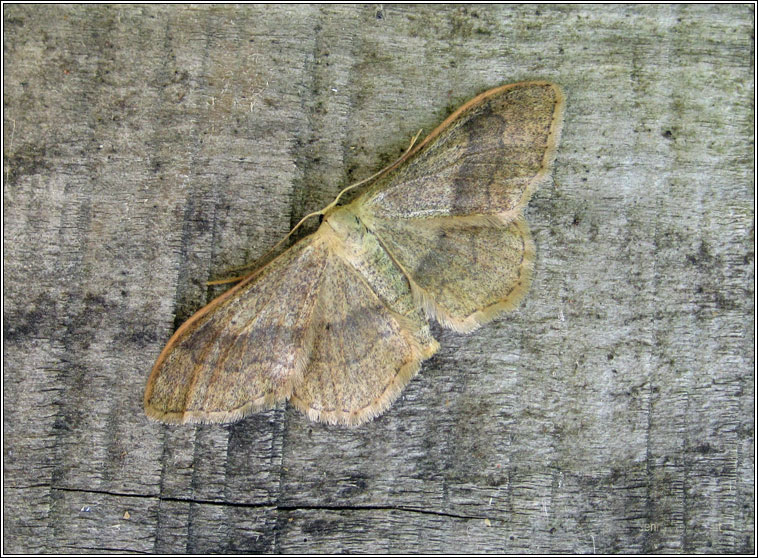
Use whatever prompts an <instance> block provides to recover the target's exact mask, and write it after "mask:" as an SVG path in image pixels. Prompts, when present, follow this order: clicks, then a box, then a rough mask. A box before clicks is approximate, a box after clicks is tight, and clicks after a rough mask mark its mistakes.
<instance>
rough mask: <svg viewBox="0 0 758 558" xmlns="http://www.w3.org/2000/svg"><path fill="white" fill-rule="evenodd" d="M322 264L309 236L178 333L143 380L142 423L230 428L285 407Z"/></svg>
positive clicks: (322, 250)
mask: <svg viewBox="0 0 758 558" xmlns="http://www.w3.org/2000/svg"><path fill="white" fill-rule="evenodd" d="M329 257H330V253H329V248H328V247H327V246H326V245H325V244H324V243H323V242H321V239H320V238H319V234H318V233H316V234H314V235H311V236H310V237H307V238H305V239H303V240H302V241H301V242H299V243H298V244H296V245H295V246H293V247H292V248H290V249H289V250H287V251H286V252H284V253H283V254H282V255H281V256H279V257H278V258H277V259H275V260H273V261H272V262H271V263H269V264H268V265H267V266H265V267H263V268H262V269H261V270H259V271H258V272H257V273H256V274H254V275H253V276H252V277H250V278H249V279H247V280H245V281H243V282H242V283H240V284H239V285H237V286H236V287H234V288H233V289H230V290H229V291H227V292H226V293H225V294H223V295H221V296H220V297H218V298H216V299H215V300H213V301H212V302H211V303H210V304H208V305H207V306H205V307H204V308H202V309H201V310H200V311H198V312H197V313H196V314H195V315H194V316H193V317H192V318H190V319H189V320H188V321H187V322H186V323H185V324H184V325H182V327H180V328H179V329H178V330H177V331H176V333H175V334H174V336H173V337H172V338H171V340H170V341H169V343H168V344H167V345H166V348H165V349H164V350H163V352H162V353H161V354H160V356H159V357H158V360H157V362H156V364H155V366H154V367H153V370H152V373H151V374H150V379H149V380H148V383H147V387H146V389H145V411H146V412H147V414H148V416H150V417H151V418H154V419H157V420H161V421H164V422H229V421H233V420H237V419H240V418H242V417H243V416H245V415H247V414H249V413H251V412H253V411H256V410H260V409H263V408H268V407H271V406H273V405H274V404H275V403H276V402H278V401H282V400H285V399H287V398H288V397H289V396H290V394H291V393H292V389H293V385H294V384H295V383H296V382H297V381H299V380H300V378H301V377H302V372H303V369H304V367H305V365H306V363H307V362H308V359H309V358H310V353H311V350H312V343H313V338H314V326H315V319H314V318H315V316H314V312H315V310H316V301H317V300H318V297H319V291H320V289H321V286H322V283H323V279H324V273H325V270H326V265H327V262H328V260H329Z"/></svg>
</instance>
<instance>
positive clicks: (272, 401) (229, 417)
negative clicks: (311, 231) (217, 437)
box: [143, 235, 314, 424]
mask: <svg viewBox="0 0 758 558" xmlns="http://www.w3.org/2000/svg"><path fill="white" fill-rule="evenodd" d="M313 236H314V235H310V236H308V237H306V238H304V239H302V240H301V241H300V242H306V241H312V240H313ZM290 249H291V248H290ZM288 251H289V250H285V251H284V252H282V253H281V254H280V255H279V256H277V257H276V258H274V259H273V260H272V261H271V262H268V263H267V264H266V265H264V266H262V267H260V268H258V269H257V270H255V271H254V272H252V273H251V274H250V275H248V276H247V277H246V278H245V279H243V280H242V281H241V282H240V283H239V284H237V285H235V286H234V287H232V288H231V289H229V290H228V291H226V292H225V293H223V294H221V295H219V296H217V297H216V298H214V299H213V300H212V301H211V302H209V303H208V304H206V305H205V306H203V307H202V308H201V309H200V310H198V311H197V312H195V313H194V314H193V315H192V316H191V317H190V318H189V319H188V320H187V321H186V322H184V323H183V324H182V325H181V326H180V327H179V329H177V330H176V331H175V332H174V334H173V335H172V336H171V338H170V339H169V340H168V343H166V346H165V347H164V348H163V350H162V351H161V352H160V354H159V355H158V358H157V360H156V361H155V364H154V365H153V368H152V370H151V372H150V376H149V377H148V380H147V385H146V386H145V395H144V398H143V405H144V409H145V414H146V415H147V416H148V418H150V419H152V420H155V421H159V422H164V423H168V424H187V423H228V422H236V421H238V420H241V419H243V418H245V417H246V416H248V415H251V414H252V413H255V412H258V411H262V410H266V409H270V408H272V407H274V406H275V405H276V404H277V403H281V402H284V401H286V400H287V399H288V398H289V397H290V395H291V393H292V390H293V386H292V383H290V385H289V387H288V390H287V392H286V393H285V394H284V395H281V396H277V395H276V394H275V393H268V394H266V395H264V396H262V397H259V398H258V399H256V400H254V401H249V402H247V403H245V404H244V405H242V406H241V407H238V408H236V409H231V410H229V411H223V412H222V411H215V412H196V411H184V412H165V411H161V410H160V409H157V408H155V407H154V406H152V405H151V403H150V401H151V398H152V394H153V387H154V383H155V380H156V378H157V377H158V375H159V374H160V370H161V367H162V365H163V362H164V361H165V360H166V358H167V357H168V355H169V354H170V353H171V351H172V350H173V349H174V346H175V345H176V344H177V343H178V341H179V340H180V339H182V338H183V337H184V336H185V335H186V334H189V333H191V331H192V328H193V327H194V326H195V325H196V324H197V322H198V321H199V320H201V319H202V318H204V317H205V316H206V315H207V314H210V313H211V312H213V311H214V310H215V309H216V308H217V307H218V306H219V305H220V304H221V303H223V302H225V301H226V300H227V299H230V298H232V297H234V296H235V295H236V294H237V293H238V292H239V291H241V290H242V289H244V288H245V286H247V285H248V284H249V283H250V282H252V281H253V280H254V279H255V278H256V277H257V276H258V275H259V274H260V273H261V272H262V271H263V270H264V269H265V268H266V267H267V266H268V265H270V264H271V263H273V262H274V261H276V260H277V259H279V258H281V257H283V256H285V255H286V254H287V252H288ZM311 342H312V340H311ZM307 352H310V351H307ZM306 364H307V362H306V361H304V360H298V362H297V363H296V370H295V374H294V375H293V376H294V377H300V376H301V375H302V372H303V370H304V369H305V366H306Z"/></svg>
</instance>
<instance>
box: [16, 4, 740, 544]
mask: <svg viewBox="0 0 758 558" xmlns="http://www.w3.org/2000/svg"><path fill="white" fill-rule="evenodd" d="M3 17H4V23H5V36H4V42H5V50H4V94H5V113H4V115H5V118H4V121H3V131H4V138H5V143H4V157H5V160H4V168H3V172H4V180H5V187H4V203H5V207H4V213H3V221H4V227H5V228H4V232H3V239H4V243H5V244H4V248H5V252H4V264H5V270H4V293H3V295H4V303H5V310H4V335H5V338H4V344H3V355H4V370H3V378H4V389H3V397H4V400H3V401H4V414H3V420H4V434H3V441H4V450H3V460H4V462H3V466H4V473H5V477H4V486H3V497H4V499H3V513H4V517H3V522H4V528H5V531H4V537H5V538H4V541H3V550H4V551H6V552H29V551H37V552H45V551H46V552H51V551H55V552H69V551H71V552H92V551H109V550H116V551H134V552H229V551H247V552H252V551H260V552H293V553H295V552H338V551H356V552H381V551H385V552H397V551H408V552H411V551H416V552H422V551H423V552H444V551H458V552H468V551H498V552H593V551H597V552H752V551H753V550H754V548H755V546H754V544H755V541H754V537H753V528H754V511H755V510H754V506H753V496H754V484H753V478H754V451H753V449H754V446H753V441H754V422H753V413H754V376H753V368H754V342H755V340H754V336H753V312H754V275H753V266H754V251H753V246H754V223H755V221H754V209H753V207H754V190H753V169H754V166H753V160H752V153H753V151H752V150H753V143H752V139H753V119H754V106H753V93H754V90H753V80H754V65H753V51H754V42H753V41H754V39H753V37H754V35H753V34H754V28H753V21H754V19H753V7H752V6H750V5H717V6H706V5H694V6H685V5H674V6H649V5H648V6H630V5H617V6H608V7H604V8H603V7H594V6H495V5H489V6H468V7H460V6H434V5H423V6H409V5H406V6H393V5H384V6H383V7H380V6H258V7H256V6H245V7H235V6H223V7H213V6H200V7H194V6H173V7H155V6H144V5H142V6H131V7H129V6H97V7H96V6H71V7H60V6H28V5H27V6H23V5H10V6H9V5H6V6H4V10H3ZM524 79H549V80H553V81H555V82H557V83H559V84H561V85H562V86H563V88H564V90H565V92H566V95H567V99H568V103H567V110H566V120H565V127H564V134H563V140H562V143H561V146H560V149H559V151H558V157H557V162H556V169H555V182H554V184H553V185H552V186H550V187H545V188H543V189H542V190H541V191H539V192H537V194H536V195H535V197H534V198H533V200H532V202H531V204H530V206H529V209H528V212H527V216H528V218H529V221H530V223H531V227H532V231H533V234H534V237H535V241H536V244H537V247H538V261H537V269H536V274H535V281H534V284H533V286H532V289H531V292H530V293H529V295H528V296H527V299H526V301H525V303H524V304H522V306H521V307H520V309H519V310H517V311H516V312H514V313H512V314H510V315H508V316H506V317H504V318H502V319H499V320H497V321H495V322H493V323H492V324H489V325H488V326H486V327H484V328H482V329H481V330H480V331H478V332H476V333H474V334H472V335H469V336H465V335H457V334H452V333H450V332H448V331H441V330H439V329H437V330H435V331H436V333H437V334H438V338H439V339H440V341H441V344H442V349H441V350H440V352H439V353H438V355H436V356H435V357H434V358H432V359H431V360H430V361H428V362H427V363H426V364H425V366H424V367H423V369H422V371H421V373H420V375H419V376H418V377H417V378H416V379H415V380H413V381H412V382H411V384H410V385H409V387H408V388H407V390H406V392H405V395H404V397H402V398H401V399H400V400H398V401H397V402H396V403H395V404H394V405H393V406H392V408H391V409H390V410H389V411H388V412H387V413H386V414H385V415H383V416H382V417H380V418H379V419H378V420H376V421H374V422H372V423H370V424H368V425H366V426H364V427H361V428H359V429H355V430H350V429H344V428H339V427H330V426H324V425H319V424H313V423H310V422H308V421H307V420H306V419H305V418H304V417H303V416H302V415H300V414H299V413H297V412H296V411H294V410H292V409H290V408H287V407H282V408H279V409H276V410H273V411H271V412H266V413H261V414H259V415H254V416H252V417H250V418H249V419H246V420H244V421H242V422H240V423H237V424H233V425H228V426H197V427H195V426H182V427H166V426H163V425H160V424H156V423H151V422H149V421H148V420H147V419H146V418H145V416H144V414H143V412H142V391H143V388H144V384H145V380H146V378H147V374H148V371H149V370H150V367H151V366H152V364H153V362H154V360H155V358H156V356H157V355H158V353H159V351H160V349H161V348H162V345H163V344H164V343H165V342H166V341H167V339H168V338H169V336H170V335H171V333H172V331H173V330H174V329H175V327H176V326H177V324H178V323H180V322H181V321H182V320H183V319H185V318H186V317H187V316H189V315H190V313H191V312H193V311H194V310H196V309H197V308H199V307H200V306H201V305H202V304H203V303H204V302H205V301H206V300H208V297H209V296H211V294H213V293H211V292H209V289H207V288H206V287H205V286H204V281H206V280H208V279H210V278H215V277H218V276H220V275H222V274H223V273H224V271H226V270H227V269H229V268H230V267H232V266H235V265H239V264H241V263H243V262H245V261H248V260H252V259H255V258H256V257H257V256H260V255H261V254H262V253H263V252H265V251H266V249H267V248H268V247H270V246H271V245H272V244H273V243H274V242H276V241H277V240H278V239H279V238H281V237H282V235H284V234H285V233H286V232H287V231H288V230H289V228H290V226H291V225H292V224H293V223H294V222H296V221H297V220H298V219H299V218H300V217H301V216H302V215H304V214H305V213H307V212H308V211H312V210H314V209H318V208H320V207H323V206H324V205H326V204H327V203H328V202H329V201H331V199H332V198H333V196H334V195H335V194H336V192H338V191H339V189H340V188H341V187H342V186H344V185H345V184H347V183H350V182H351V181H353V180H356V179H359V178H362V177H364V176H367V175H368V174H370V173H371V172H372V171H374V170H376V169H378V168H381V167H382V166H383V165H384V164H385V163H386V162H388V161H389V160H391V159H393V158H394V157H396V156H397V155H398V154H399V153H400V151H401V150H402V149H403V148H404V147H405V146H406V145H407V142H408V140H409V138H410V137H411V136H412V135H413V133H415V132H416V131H417V130H418V129H419V128H422V127H423V128H424V129H426V130H431V129H432V128H433V127H434V126H436V125H437V124H439V123H440V122H441V121H442V119H443V118H444V117H445V116H446V114H448V113H449V111H450V110H452V109H453V108H455V107H456V106H457V105H459V104H460V103H462V102H464V101H466V100H468V99H469V98H471V97H472V96H474V95H475V94H477V93H479V92H481V91H483V90H485V89H488V88H490V87H493V86H496V85H499V84H501V83H507V82H512V81H518V80H524Z"/></svg>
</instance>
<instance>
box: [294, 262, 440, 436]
mask: <svg viewBox="0 0 758 558" xmlns="http://www.w3.org/2000/svg"><path fill="white" fill-rule="evenodd" d="M320 307H321V311H320V312H319V316H320V317H321V321H320V327H319V328H318V335H317V336H316V338H315V339H314V342H313V352H312V353H311V359H310V362H309V363H308V366H307V368H306V371H305V374H304V376H303V380H302V382H300V383H298V384H297V385H296V386H295V390H294V393H293V394H292V398H291V402H292V403H293V404H294V405H295V406H296V407H297V408H298V409H300V410H301V411H303V412H304V413H306V414H307V415H308V416H309V417H310V418H311V419H312V420H318V421H321V422H328V423H332V424H347V425H351V426H355V425H358V424H361V423H363V422H366V421H367V420H370V419H372V418H374V417H375V416H377V415H379V414H380V413H382V412H383V411H384V410H385V409H386V408H387V407H389V405H390V404H391V403H392V402H393V401H394V400H395V399H396V398H397V396H398V395H399V394H400V392H401V390H402V389H403V387H405V385H406V384H407V383H408V381H409V380H410V379H411V378H412V377H413V376H414V375H415V374H416V372H417V371H418V370H419V367H420V365H421V361H422V360H424V359H426V358H429V357H430V356H431V355H432V354H434V352H436V350H437V348H438V344H437V342H436V341H435V340H434V339H432V338H431V337H430V336H428V335H427V334H426V333H425V332H426V330H427V327H428V325H427V323H426V321H425V319H424V318H423V316H422V315H420V314H419V315H418V316H414V315H413V314H409V315H407V316H404V315H401V314H398V313H397V312H394V311H392V310H390V309H389V308H388V307H387V306H386V305H385V304H384V303H383V302H382V300H381V299H380V298H379V297H378V296H377V294H376V293H375V292H374V291H373V290H372V288H371V287H369V285H368V284H367V283H366V282H365V280H364V279H363V277H362V276H361V275H360V274H359V273H358V272H357V271H356V270H355V268H354V267H352V266H351V265H350V264H348V263H346V262H344V261H342V260H341V259H339V258H332V259H330V260H329V263H328V267H327V270H326V271H325V273H324V288H323V289H322V290H321V300H320Z"/></svg>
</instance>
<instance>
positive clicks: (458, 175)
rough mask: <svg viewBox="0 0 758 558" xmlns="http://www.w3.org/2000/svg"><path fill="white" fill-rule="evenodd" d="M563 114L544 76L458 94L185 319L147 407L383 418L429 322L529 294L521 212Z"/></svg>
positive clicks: (167, 418) (462, 327)
mask: <svg viewBox="0 0 758 558" xmlns="http://www.w3.org/2000/svg"><path fill="white" fill-rule="evenodd" d="M563 107H564V97H563V94H562V93H561V90H560V89H559V88H558V87H557V86H556V85H554V84H552V83H549V82H543V81H531V82H523V83H515V84H509V85H503V86H501V87H497V88H495V89H491V90H489V91H486V92H484V93H482V94H481V95H479V96H477V97H475V98H474V99H472V100H470V101H469V102H467V103H465V104H464V105H463V106H461V107H460V108H459V109H458V110H456V111H455V112H453V113H452V114H451V115H450V116H449V117H448V118H447V119H446V120H445V121H444V122H443V123H442V124H441V125H440V126H439V127H437V128H436V129H435V130H434V131H433V132H432V133H431V134H429V135H428V136H427V137H426V138H425V139H424V140H423V141H422V142H420V143H418V144H417V145H415V146H413V145H412V147H411V148H409V150H408V151H407V152H406V154H405V155H404V156H403V157H401V158H400V159H399V160H398V161H397V162H396V163H395V164H393V165H390V166H389V167H388V168H387V169H385V170H384V171H382V172H380V173H378V175H376V176H375V177H374V178H373V180H372V181H371V182H370V184H369V185H368V186H367V187H366V189H365V191H363V192H362V193H361V194H360V195H358V196H357V197H356V198H355V199H354V201H352V202H351V203H349V204H346V205H341V206H340V205H337V200H335V202H333V203H332V204H330V205H329V206H327V208H325V209H324V210H322V211H321V212H318V213H319V214H320V215H322V217H323V219H322V222H321V225H320V227H319V228H318V229H317V230H316V232H315V233H313V234H311V235H310V236H307V237H305V238H303V239H302V240H300V241H299V242H297V243H295V244H294V245H293V246H292V247H290V248H289V249H287V250H286V251H284V252H283V253H282V254H280V255H279V256H277V257H276V258H275V259H273V260H271V261H270V262H269V263H268V264H266V265H264V266H263V267H261V268H260V269H258V270H257V271H255V272H253V273H252V274H250V275H249V276H247V277H245V278H244V279H242V280H241V281H240V282H239V283H238V284H237V285H236V286H235V287H233V288H231V289H230V290H228V291H227V292H226V293H224V294H222V295H221V296H219V297H218V298H216V299H215V300H213V301H212V302H210V303H209V304H208V305H207V306H205V307H204V308H202V309H201V310H199V311H198V312H197V313H196V314H195V315H193V316H192V317H191V318H190V319H189V320H188V321H187V322H185V323H184V324H183V325H182V326H181V327H180V328H179V329H178V330H177V331H176V332H175V333H174V335H173V337H171V339H170V340H169V342H168V344H167V345H166V347H165V348H164V349H163V351H162V352H161V353H160V355H159V357H158V360H157V362H156V363H155V366H154V367H153V369H152V372H151V374H150V377H149V379H148V382H147V387H146V389H145V398H144V404H145V411H146V413H147V415H148V416H149V417H150V418H152V419H156V420H160V421H164V422H168V423H187V422H209V423H218V422H232V421H236V420H239V419H241V418H243V417H245V416H247V415H249V414H250V413H252V412H255V411H259V410H262V409H267V408H271V407H272V406H274V405H276V404H278V403H281V402H283V401H285V400H289V401H290V403H292V404H293V405H294V406H295V407H296V408H298V409H299V410H301V411H302V412H304V413H305V414H307V415H308V417H309V418H310V419H312V420H315V421H321V422H327V423H333V424H343V425H350V426H355V425H359V424H362V423H364V422H366V421H368V420H370V419H372V418H374V417H376V416H378V415H379V414H381V413H382V412H384V411H385V410H386V409H387V408H388V407H389V406H390V405H391V403H392V402H393V401H394V400H395V399H396V398H397V397H398V395H399V394H400V392H401V391H402V389H403V388H404V387H405V385H406V384H407V383H408V382H409V381H410V379H411V378H412V377H413V376H414V375H415V374H416V373H417V372H418V370H419V368H420V366H421V362H422V361H423V360H425V359H428V358H429V357H430V356H432V355H433V354H434V353H435V352H436V351H437V349H438V348H439V345H438V343H437V341H436V340H435V339H434V338H433V337H432V334H431V331H430V320H431V319H434V320H436V321H437V322H439V323H440V324H441V325H442V326H444V327H446V328H450V329H453V330H455V331H458V332H466V333H467V332H471V331H473V330H475V329H476V328H478V327H479V326H480V325H481V324H483V323H485V322H487V321H489V320H492V319H493V318H495V317H496V316H498V315H499V314H501V313H503V312H504V311H507V310H509V309H512V308H513V307H514V306H516V305H517V304H518V303H519V301H520V300H521V299H522V298H523V296H524V294H525V293H526V291H527V288H528V286H529V283H530V278H531V273H532V268H533V263H534V257H535V248H534V244H533V242H532V240H531V237H530V234H529V228H528V227H527V224H526V222H525V220H524V217H523V211H524V207H525V206H526V204H527V202H528V201H529V198H530V197H531V195H532V194H533V193H534V191H535V190H536V189H537V188H538V187H539V186H540V184H542V183H544V182H545V181H546V180H548V179H549V173H550V169H551V167H552V163H553V160H554V158H555V151H556V147H557V144H558V140H559V137H560V133H561V124H562V117H563ZM338 199H339V197H338Z"/></svg>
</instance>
